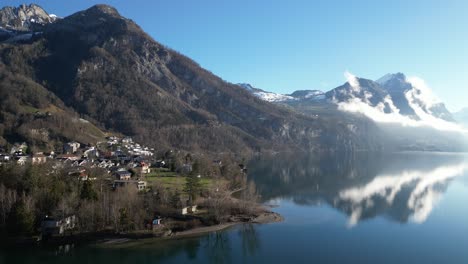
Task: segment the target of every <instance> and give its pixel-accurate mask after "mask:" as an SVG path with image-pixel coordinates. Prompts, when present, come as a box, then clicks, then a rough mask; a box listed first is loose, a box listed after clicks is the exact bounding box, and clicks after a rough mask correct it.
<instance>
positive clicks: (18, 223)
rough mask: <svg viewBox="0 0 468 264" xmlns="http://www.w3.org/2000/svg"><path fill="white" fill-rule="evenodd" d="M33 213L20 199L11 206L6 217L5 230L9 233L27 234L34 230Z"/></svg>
mask: <svg viewBox="0 0 468 264" xmlns="http://www.w3.org/2000/svg"><path fill="white" fill-rule="evenodd" d="M34 221H35V218H34V214H33V213H32V212H31V210H29V209H28V208H27V206H26V204H25V203H24V202H23V201H22V200H20V201H18V202H17V203H16V204H15V205H14V206H13V208H12V210H11V212H10V214H9V216H8V219H7V230H8V232H9V233H10V234H11V235H28V234H31V233H32V232H33V230H34Z"/></svg>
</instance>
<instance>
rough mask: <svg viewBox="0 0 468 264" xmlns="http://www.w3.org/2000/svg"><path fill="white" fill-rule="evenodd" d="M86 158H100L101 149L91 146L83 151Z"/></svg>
mask: <svg viewBox="0 0 468 264" xmlns="http://www.w3.org/2000/svg"><path fill="white" fill-rule="evenodd" d="M83 156H85V157H86V158H98V157H99V151H98V150H97V149H96V148H95V147H90V148H88V149H87V150H85V152H84V153H83Z"/></svg>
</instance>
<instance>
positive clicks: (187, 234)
mask: <svg viewBox="0 0 468 264" xmlns="http://www.w3.org/2000/svg"><path fill="white" fill-rule="evenodd" d="M235 217H239V216H235ZM240 219H242V216H241V217H240ZM282 221H284V218H283V216H281V215H280V214H278V213H275V212H270V211H268V212H263V213H261V214H260V215H258V216H256V217H255V218H253V219H250V220H249V221H242V220H237V221H232V222H226V223H222V224H217V225H212V226H203V227H196V228H192V229H188V230H184V231H181V232H176V233H173V234H171V235H169V236H161V237H149V238H148V237H146V238H115V239H107V240H106V241H102V240H101V241H97V242H96V243H95V244H94V246H95V247H100V248H132V247H138V246H144V245H151V244H153V243H155V242H157V241H174V240H178V239H185V238H193V237H199V236H203V235H205V234H209V233H216V232H220V231H224V230H227V229H230V228H232V227H234V226H237V225H241V224H272V223H279V222H282Z"/></svg>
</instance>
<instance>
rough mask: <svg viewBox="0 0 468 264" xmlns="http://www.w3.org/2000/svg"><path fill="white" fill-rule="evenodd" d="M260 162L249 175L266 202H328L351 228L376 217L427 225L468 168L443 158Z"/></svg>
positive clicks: (287, 157) (458, 158) (458, 159)
mask: <svg viewBox="0 0 468 264" xmlns="http://www.w3.org/2000/svg"><path fill="white" fill-rule="evenodd" d="M254 163H255V165H254V166H252V167H251V170H250V171H249V175H250V177H251V179H252V180H254V181H255V183H256V184H257V188H258V189H259V191H260V193H261V194H262V197H263V199H264V201H265V202H267V203H268V202H269V201H270V202H273V201H274V200H275V199H291V200H292V201H293V202H294V203H296V204H301V205H317V204H320V203H323V202H325V203H327V204H329V205H330V206H331V207H334V208H336V209H338V210H339V211H341V212H343V213H345V214H346V215H347V216H348V225H349V226H351V227H352V226H355V225H356V224H358V223H359V222H360V221H362V220H366V219H370V218H374V217H376V216H383V217H386V218H388V219H392V220H394V221H398V222H401V223H406V222H408V221H412V222H415V223H422V222H424V221H425V220H426V219H427V218H428V216H429V215H430V213H431V211H432V209H433V208H434V206H435V205H436V204H437V202H438V200H439V199H440V198H441V197H442V196H443V193H444V192H445V191H446V189H447V187H448V184H449V183H450V181H451V180H452V179H453V178H455V177H458V176H461V175H463V173H464V172H465V171H466V169H467V168H468V166H467V163H466V160H465V157H464V156H463V155H456V154H443V153H440V154H434V153H427V154H424V153H395V154H374V153H359V154H353V155H338V156H336V155H335V156H323V155H322V156H316V155H312V154H309V155H303V156H301V155H294V154H281V155H276V156H272V157H267V158H262V159H257V160H254V161H253V163H252V164H254Z"/></svg>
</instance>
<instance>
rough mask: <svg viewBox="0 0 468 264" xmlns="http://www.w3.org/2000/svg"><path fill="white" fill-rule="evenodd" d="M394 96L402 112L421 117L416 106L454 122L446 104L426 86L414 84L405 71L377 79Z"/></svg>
mask: <svg viewBox="0 0 468 264" xmlns="http://www.w3.org/2000/svg"><path fill="white" fill-rule="evenodd" d="M376 82H377V83H378V84H380V85H381V86H382V87H383V88H384V89H385V90H387V92H388V94H389V95H390V97H391V98H392V101H393V103H394V105H395V106H396V107H397V108H398V109H399V110H400V114H402V115H407V116H411V117H413V118H415V119H420V116H418V114H417V113H416V112H415V108H416V107H417V108H419V109H421V110H422V111H423V112H424V113H426V114H428V115H432V116H434V117H436V118H440V119H442V120H446V121H450V122H453V121H454V119H453V116H452V114H451V113H450V112H449V111H448V110H447V108H446V107H445V105H444V104H443V103H441V102H438V101H437V99H436V98H431V97H433V96H432V95H430V94H428V93H429V92H428V91H427V89H425V87H417V85H416V84H412V83H411V82H410V81H408V79H407V78H406V76H405V75H404V74H403V73H396V74H387V75H385V76H384V77H382V78H380V79H379V80H377V81H376Z"/></svg>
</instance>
